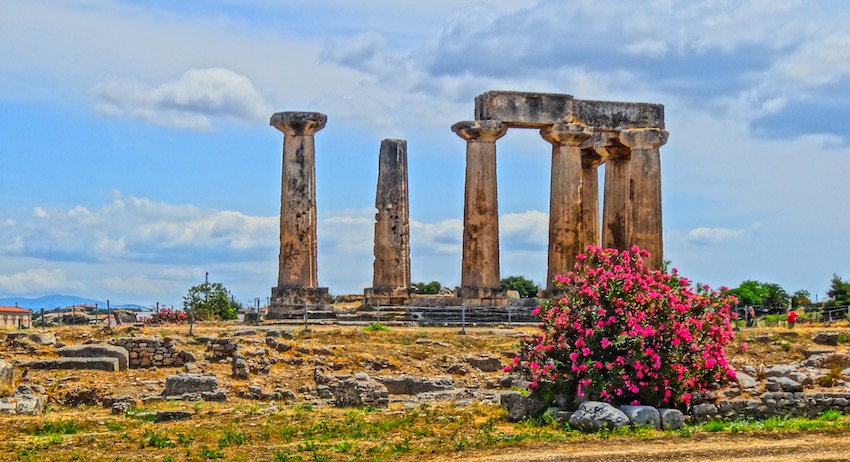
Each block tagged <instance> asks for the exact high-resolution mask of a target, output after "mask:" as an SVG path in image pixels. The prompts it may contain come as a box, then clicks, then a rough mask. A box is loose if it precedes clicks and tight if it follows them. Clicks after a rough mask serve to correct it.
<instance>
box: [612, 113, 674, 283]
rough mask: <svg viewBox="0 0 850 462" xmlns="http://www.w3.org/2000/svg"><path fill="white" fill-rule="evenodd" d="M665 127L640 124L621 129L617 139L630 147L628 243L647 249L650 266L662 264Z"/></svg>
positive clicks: (657, 267) (647, 261)
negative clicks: (660, 150) (630, 204)
mask: <svg viewBox="0 0 850 462" xmlns="http://www.w3.org/2000/svg"><path fill="white" fill-rule="evenodd" d="M667 136H668V134H667V131H666V130H663V129H659V128H641V129H631V130H623V131H621V132H620V142H621V143H623V144H624V145H625V146H627V147H629V148H631V158H632V160H631V167H630V168H631V188H632V189H631V196H632V228H631V233H632V234H631V243H632V244H634V245H637V246H638V247H640V248H642V249H645V250H647V251H649V253H650V257H649V258H648V259H647V260H646V263H647V264H648V266H649V267H650V268H652V269H659V268H661V264H662V262H663V261H664V244H663V242H662V229H661V227H662V225H661V155H660V153H659V151H658V149H659V148H660V147H661V146H662V145H664V144H665V143H666V142H667Z"/></svg>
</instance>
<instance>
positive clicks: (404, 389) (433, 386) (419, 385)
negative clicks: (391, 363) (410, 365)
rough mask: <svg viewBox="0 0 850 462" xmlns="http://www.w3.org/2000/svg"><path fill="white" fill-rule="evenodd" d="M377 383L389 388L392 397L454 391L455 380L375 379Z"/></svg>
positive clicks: (437, 378) (419, 378)
mask: <svg viewBox="0 0 850 462" xmlns="http://www.w3.org/2000/svg"><path fill="white" fill-rule="evenodd" d="M375 381H377V382H380V383H382V384H383V385H384V386H385V387H387V391H389V393H390V394H391V395H418V394H420V393H427V392H430V391H436V390H451V389H454V387H455V386H454V379H453V378H451V377H436V378H429V377H410V376H406V375H403V376H399V377H375Z"/></svg>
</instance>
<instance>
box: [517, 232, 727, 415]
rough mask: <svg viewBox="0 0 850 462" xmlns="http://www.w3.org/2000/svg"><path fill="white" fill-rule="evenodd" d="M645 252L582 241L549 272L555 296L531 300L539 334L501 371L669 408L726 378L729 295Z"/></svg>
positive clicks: (546, 388)
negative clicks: (554, 273)
mask: <svg viewBox="0 0 850 462" xmlns="http://www.w3.org/2000/svg"><path fill="white" fill-rule="evenodd" d="M648 255H649V254H648V253H647V252H646V251H645V250H641V249H639V248H637V247H632V249H630V251H622V252H620V251H617V250H614V249H602V248H599V247H588V248H587V253H586V254H582V255H579V256H578V258H577V259H576V260H577V262H576V265H575V269H574V271H570V272H568V273H567V274H565V275H560V276H558V277H557V282H556V286H557V288H558V289H559V290H560V291H562V292H561V293H562V295H561V296H560V297H557V298H555V299H552V300H546V301H544V302H543V303H542V304H541V305H540V306H539V307H537V309H536V310H535V315H536V316H538V317H540V318H541V319H542V323H541V324H540V332H539V333H537V334H535V335H533V336H532V337H530V338H528V339H526V340H525V341H524V343H523V348H522V354H521V355H520V357H518V358H516V359H515V360H514V364H513V365H512V366H508V367H507V368H505V370H506V371H510V370H515V371H519V372H521V373H523V374H525V375H526V376H528V378H529V379H530V381H531V383H532V384H531V387H530V388H531V391H532V392H535V393H542V394H546V393H567V394H571V395H574V396H585V397H588V398H589V399H594V400H601V401H606V402H610V403H613V404H632V403H641V404H646V405H652V406H671V407H672V406H687V405H688V404H689V403H690V400H691V396H692V394H693V393H694V392H703V391H706V390H707V389H708V388H709V387H711V386H712V385H713V384H715V383H723V382H725V381H726V380H728V379H730V378H734V374H735V372H734V370H732V369H731V368H730V367H729V364H728V362H727V360H726V353H725V347H726V345H728V344H730V343H731V341H732V325H731V323H730V319H731V318H732V316H731V314H730V303H734V302H735V300H734V298H733V297H728V296H723V295H721V293H720V292H717V291H714V290H712V289H711V288H709V287H708V286H706V285H703V284H697V286H696V289H692V288H691V286H690V282H689V281H688V280H687V279H685V278H683V277H681V276H679V275H678V272H677V271H676V269H673V270H672V271H671V272H670V273H667V272H665V271H662V270H657V269H656V270H653V269H650V268H648V267H646V266H644V262H643V258H644V257H646V256H648Z"/></svg>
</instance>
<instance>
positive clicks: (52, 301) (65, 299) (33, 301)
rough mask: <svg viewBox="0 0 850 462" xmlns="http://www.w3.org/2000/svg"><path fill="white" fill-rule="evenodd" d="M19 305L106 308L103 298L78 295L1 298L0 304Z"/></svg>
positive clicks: (135, 308)
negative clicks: (95, 306) (92, 306)
mask: <svg viewBox="0 0 850 462" xmlns="http://www.w3.org/2000/svg"><path fill="white" fill-rule="evenodd" d="M15 304H17V306H19V307H21V308H29V309H31V310H39V309H41V308H45V309H48V310H49V309H52V308H56V307H60V308H64V307H66V306H72V305H94V304H97V306H99V307H104V308H106V302H105V301H103V300H94V299H91V298H83V297H77V296H76V295H45V296H44V297H38V298H22V297H5V298H0V306H15ZM110 304H111V305H112V306H113V307H119V308H126V309H130V310H137V309H141V308H144V307H143V306H140V305H135V304H115V303H110Z"/></svg>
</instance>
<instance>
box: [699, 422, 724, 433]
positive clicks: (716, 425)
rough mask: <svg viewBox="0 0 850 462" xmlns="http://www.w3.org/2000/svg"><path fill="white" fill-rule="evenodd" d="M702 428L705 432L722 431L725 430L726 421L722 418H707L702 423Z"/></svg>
mask: <svg viewBox="0 0 850 462" xmlns="http://www.w3.org/2000/svg"><path fill="white" fill-rule="evenodd" d="M702 429H703V430H705V431H707V432H722V431H723V430H726V423H725V422H723V421H722V420H709V421H708V422H706V423H704V424H703V425H702Z"/></svg>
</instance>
